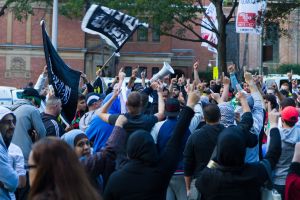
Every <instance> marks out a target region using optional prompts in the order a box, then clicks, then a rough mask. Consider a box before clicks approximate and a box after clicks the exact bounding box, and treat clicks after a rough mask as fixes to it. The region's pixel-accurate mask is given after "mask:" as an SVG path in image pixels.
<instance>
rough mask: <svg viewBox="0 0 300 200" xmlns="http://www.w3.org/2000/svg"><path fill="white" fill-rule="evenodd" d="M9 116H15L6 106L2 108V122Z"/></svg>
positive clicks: (0, 110)
mask: <svg viewBox="0 0 300 200" xmlns="http://www.w3.org/2000/svg"><path fill="white" fill-rule="evenodd" d="M8 114H13V112H12V111H11V110H10V109H8V108H6V107H4V106H0V120H2V119H3V117H5V116H6V115H8Z"/></svg>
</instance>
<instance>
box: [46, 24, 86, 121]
mask: <svg viewBox="0 0 300 200" xmlns="http://www.w3.org/2000/svg"><path fill="white" fill-rule="evenodd" d="M41 23H42V35H43V44H44V51H45V59H46V63H47V69H48V80H49V84H51V85H52V86H53V88H54V92H55V96H57V97H58V98H60V100H61V102H62V113H61V114H62V116H63V117H64V119H65V120H66V121H67V122H68V123H70V122H71V121H72V119H73V118H74V116H75V113H76V108H77V99H78V86H79V80H80V75H81V73H80V72H78V71H75V70H73V69H71V68H70V67H69V66H68V65H66V64H65V63H64V61H63V60H62V59H61V57H60V56H59V55H58V53H57V51H56V50H55V48H54V47H53V45H52V42H51V41H50V38H49V36H48V34H47V32H46V29H45V23H44V21H42V22H41Z"/></svg>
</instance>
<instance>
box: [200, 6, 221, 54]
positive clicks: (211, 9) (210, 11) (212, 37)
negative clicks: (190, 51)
mask: <svg viewBox="0 0 300 200" xmlns="http://www.w3.org/2000/svg"><path fill="white" fill-rule="evenodd" d="M205 13H206V14H207V16H208V17H209V18H210V20H211V21H212V23H213V24H214V26H215V27H216V28H217V29H218V21H217V12H216V7H215V5H214V4H213V3H210V4H209V6H208V7H207V9H206V11H205ZM201 25H202V26H201V37H202V38H203V39H206V40H208V41H210V42H212V43H214V44H218V38H217V35H216V33H214V32H212V31H210V30H208V29H206V28H204V27H203V26H205V27H208V28H209V29H212V27H213V26H212V25H211V23H210V22H209V20H208V18H207V17H205V15H204V16H203V18H202V21H201ZM201 46H203V47H207V49H208V50H209V51H211V52H214V53H218V52H217V49H215V48H214V47H212V46H211V45H209V44H207V43H205V42H202V44H201Z"/></svg>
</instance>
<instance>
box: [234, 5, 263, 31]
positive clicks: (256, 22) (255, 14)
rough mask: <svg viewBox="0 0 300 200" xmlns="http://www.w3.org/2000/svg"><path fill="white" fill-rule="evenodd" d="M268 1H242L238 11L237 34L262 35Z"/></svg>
mask: <svg viewBox="0 0 300 200" xmlns="http://www.w3.org/2000/svg"><path fill="white" fill-rule="evenodd" d="M266 7H267V1H266V0H262V1H259V2H257V1H256V0H240V2H239V7H238V11H237V20H236V32H237V33H254V34H261V31H262V16H263V15H264V14H265V11H266Z"/></svg>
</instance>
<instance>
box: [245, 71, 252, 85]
mask: <svg viewBox="0 0 300 200" xmlns="http://www.w3.org/2000/svg"><path fill="white" fill-rule="evenodd" d="M244 78H245V81H246V83H248V84H249V85H251V84H253V83H254V82H253V77H252V74H251V73H249V72H245V73H244Z"/></svg>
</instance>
